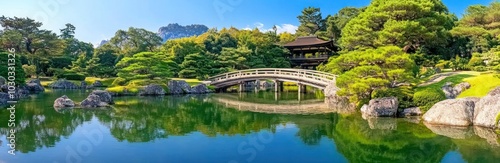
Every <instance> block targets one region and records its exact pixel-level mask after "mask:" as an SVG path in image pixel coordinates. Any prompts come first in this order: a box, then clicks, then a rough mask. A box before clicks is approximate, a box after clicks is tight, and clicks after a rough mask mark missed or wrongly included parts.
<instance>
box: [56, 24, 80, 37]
mask: <svg viewBox="0 0 500 163" xmlns="http://www.w3.org/2000/svg"><path fill="white" fill-rule="evenodd" d="M65 26H66V27H65V28H63V29H61V30H60V31H61V35H60V36H59V37H61V38H62V39H72V38H75V30H76V27H75V26H73V25H72V24H70V23H67V24H66V25H65Z"/></svg>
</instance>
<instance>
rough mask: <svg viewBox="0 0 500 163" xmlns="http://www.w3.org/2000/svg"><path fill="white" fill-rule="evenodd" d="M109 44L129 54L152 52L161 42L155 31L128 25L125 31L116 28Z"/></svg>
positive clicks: (124, 53) (122, 52) (126, 54)
mask: <svg viewBox="0 0 500 163" xmlns="http://www.w3.org/2000/svg"><path fill="white" fill-rule="evenodd" d="M109 44H111V45H113V46H115V47H116V48H118V49H120V53H121V54H123V55H125V56H131V55H134V54H137V53H140V52H154V51H156V50H157V48H158V47H159V46H160V45H161V44H162V38H161V37H160V36H158V35H157V34H156V33H154V32H151V31H148V30H145V29H142V28H134V27H130V28H129V29H128V30H127V31H124V30H118V31H117V32H116V33H115V36H114V37H113V38H111V40H110V41H109Z"/></svg>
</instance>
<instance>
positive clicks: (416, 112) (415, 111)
mask: <svg viewBox="0 0 500 163" xmlns="http://www.w3.org/2000/svg"><path fill="white" fill-rule="evenodd" d="M420 115H422V111H421V110H420V108H419V107H412V108H406V109H403V111H401V112H399V113H398V116H399V117H410V116H420Z"/></svg>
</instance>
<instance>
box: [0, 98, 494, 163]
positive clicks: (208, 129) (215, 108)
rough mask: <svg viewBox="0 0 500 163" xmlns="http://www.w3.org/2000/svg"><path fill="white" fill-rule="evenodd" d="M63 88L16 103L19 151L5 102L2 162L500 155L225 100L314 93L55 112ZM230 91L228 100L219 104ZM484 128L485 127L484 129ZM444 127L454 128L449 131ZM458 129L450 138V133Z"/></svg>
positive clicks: (489, 143) (357, 121) (486, 158)
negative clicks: (243, 107) (10, 138)
mask: <svg viewBox="0 0 500 163" xmlns="http://www.w3.org/2000/svg"><path fill="white" fill-rule="evenodd" d="M63 94H66V95H68V96H69V97H70V98H72V99H73V100H75V101H82V100H83V99H84V98H85V97H86V96H87V95H88V92H80V91H66V92H65V91H50V92H47V93H44V94H40V95H37V96H33V97H31V98H30V99H26V100H23V101H22V102H21V103H20V104H18V105H17V111H16V120H17V123H16V126H17V127H16V129H17V134H16V137H17V139H16V143H17V144H16V149H17V151H16V155H15V156H12V155H10V154H8V153H7V151H8V150H9V147H8V145H7V144H8V143H7V139H6V135H7V133H8V130H9V128H8V126H7V122H8V119H9V118H8V116H9V113H8V111H7V110H0V122H1V123H0V140H1V141H2V143H1V144H0V163H4V162H6V163H10V162H14V163H24V162H26V163H31V162H34V163H38V162H40V163H41V162H48V163H52V162H59V163H65V162H89V163H97V162H106V163H108V162H116V163H118V162H119V163H122V162H148V163H149V162H220V163H236V162H239V163H244V162H254V163H259V162H263V163H264V162H265V163H268V162H306V163H313V162H454V163H455V162H478V163H487V162H499V160H500V147H499V145H498V144H500V143H499V142H500V140H499V139H498V135H496V134H494V133H493V132H491V131H489V130H483V129H479V130H478V129H473V128H469V129H456V128H447V127H438V128H432V130H430V129H428V128H427V127H426V126H425V125H423V124H421V123H418V121H417V122H415V121H414V120H408V119H370V120H364V119H362V118H361V116H360V115H358V114H353V115H339V114H334V113H331V114H321V115H283V114H270V113H256V112H250V111H240V110H238V109H235V107H234V105H227V101H230V102H231V101H232V103H234V102H238V101H240V102H244V103H245V104H248V103H257V104H259V105H261V104H268V105H283V104H287V105H290V104H292V105H301V104H307V103H315V102H321V101H320V100H317V99H316V97H315V95H314V94H313V95H307V96H306V97H301V101H300V102H299V101H298V100H297V99H298V98H297V95H296V94H295V93H289V94H287V93H284V94H282V95H280V96H278V97H277V98H276V97H275V96H274V93H265V92H261V93H258V94H255V93H249V94H241V95H240V94H214V95H202V96H166V97H120V98H116V99H115V101H116V105H115V106H114V108H113V109H101V110H82V109H74V110H55V109H54V108H53V107H52V104H53V101H54V100H55V99H56V98H57V97H60V96H61V95H63ZM220 99H223V101H225V102H226V103H221V102H220V101H221V100H220ZM478 133H479V134H478ZM443 135H447V136H443ZM451 137H453V138H451Z"/></svg>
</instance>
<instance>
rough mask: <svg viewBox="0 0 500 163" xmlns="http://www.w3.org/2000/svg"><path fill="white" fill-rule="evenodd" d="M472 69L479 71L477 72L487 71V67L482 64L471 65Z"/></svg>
mask: <svg viewBox="0 0 500 163" xmlns="http://www.w3.org/2000/svg"><path fill="white" fill-rule="evenodd" d="M472 70H474V71H479V72H484V71H488V68H486V67H484V66H476V67H473V68H472Z"/></svg>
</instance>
